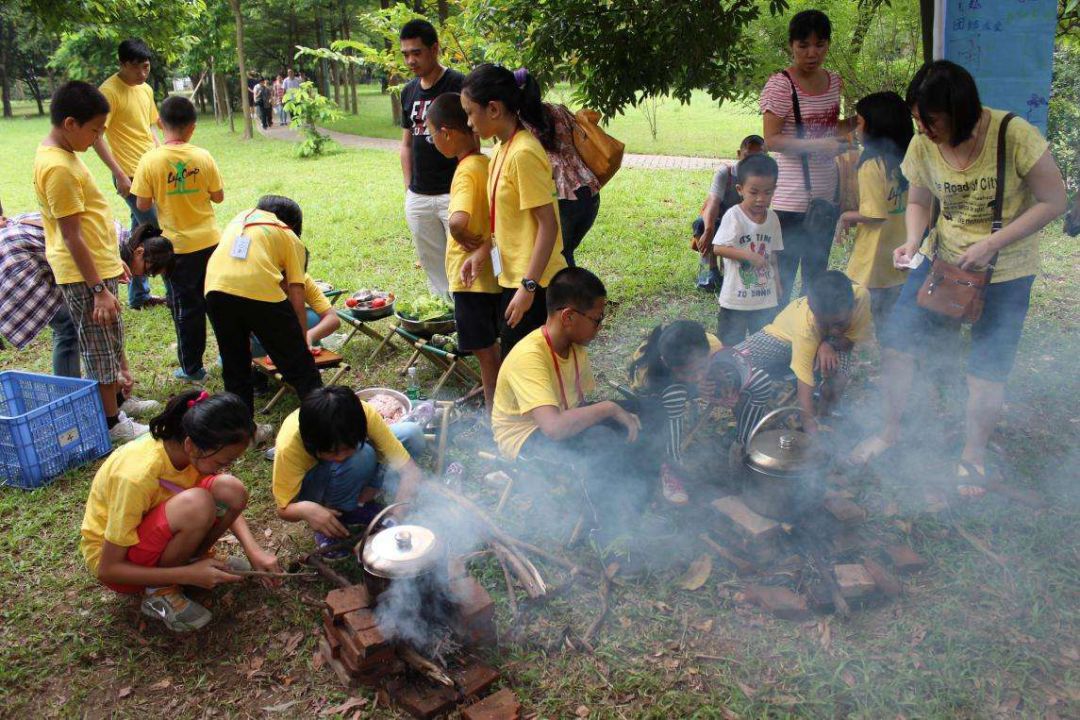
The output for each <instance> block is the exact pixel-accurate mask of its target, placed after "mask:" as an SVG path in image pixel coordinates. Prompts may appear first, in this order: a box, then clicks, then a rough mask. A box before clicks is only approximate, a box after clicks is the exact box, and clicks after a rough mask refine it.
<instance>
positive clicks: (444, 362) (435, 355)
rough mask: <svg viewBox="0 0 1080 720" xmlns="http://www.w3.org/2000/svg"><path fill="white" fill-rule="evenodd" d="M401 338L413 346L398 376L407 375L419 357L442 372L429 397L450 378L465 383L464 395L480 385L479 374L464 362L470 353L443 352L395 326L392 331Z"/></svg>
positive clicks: (423, 339)
mask: <svg viewBox="0 0 1080 720" xmlns="http://www.w3.org/2000/svg"><path fill="white" fill-rule="evenodd" d="M392 332H393V333H396V334H397V335H399V336H400V337H401V338H403V339H404V340H406V341H407V342H408V343H409V344H410V345H412V346H413V348H414V349H413V354H412V355H411V356H410V357H409V361H408V362H407V363H405V367H403V368H402V369H401V370H400V371H399V372H398V374H399V375H407V374H408V372H409V368H411V367H412V366H414V365H416V363H417V362H418V361H419V360H420V358H421V357H423V358H426V359H427V360H428V362H430V363H431V364H432V365H434V366H435V367H436V368H437V369H439V370H442V375H440V376H439V380H438V381H437V382H436V383H435V387H433V388H432V389H431V392H430V393H428V396H429V397H435V396H436V395H438V394H439V390H441V389H442V387H443V385H445V384H446V381H447V380H449V379H450V377H451V376H455V377H457V378H458V379H459V380H462V381H463V382H464V383H465V386H466V387H467V388H468V390H467V391H466V394H468V393H471V392H473V391H474V390H475V389H476V387H477V386H478V385H480V384H481V380H480V373H478V372H476V370H473V368H472V366H471V365H469V364H468V363H466V362H464V360H465V358H466V357H469V356H470V355H471V354H472V353H467V352H449V351H448V350H443V349H442V348H440V347H436V346H435V345H432V344H431V341H430V340H428V339H426V338H422V337H420V336H419V335H414V334H413V333H411V332H409V331H408V330H406V329H405V328H403V327H401V326H400V325H395V326H394V329H393V331H392Z"/></svg>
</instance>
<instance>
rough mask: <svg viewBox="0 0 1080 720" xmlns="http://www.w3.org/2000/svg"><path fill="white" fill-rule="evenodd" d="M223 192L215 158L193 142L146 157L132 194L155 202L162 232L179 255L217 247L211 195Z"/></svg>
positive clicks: (134, 181) (141, 163)
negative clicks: (192, 143)
mask: <svg viewBox="0 0 1080 720" xmlns="http://www.w3.org/2000/svg"><path fill="white" fill-rule="evenodd" d="M223 189H224V187H223V186H222V183H221V173H220V172H218V166H217V163H216V162H214V158H213V157H211V156H210V153H208V152H207V151H206V150H203V149H202V148H200V147H196V146H194V145H191V144H190V143H182V144H179V145H162V146H161V147H158V148H154V149H153V150H151V151H149V152H148V153H146V154H145V155H143V157H142V160H140V161H139V165H138V167H137V168H135V178H134V180H133V182H132V183H131V194H132V195H135V196H137V197H142V198H151V199H152V200H153V201H154V204H155V205H156V206H157V215H158V222H159V223H160V224H161V229H162V231H164V234H165V237H167V238H169V239H170V240H172V244H173V250H175V251H176V253H177V254H178V255H183V254H184V253H192V252H195V251H197V250H204V249H206V248H208V247H212V246H213V245H217V242H218V237H219V235H220V232H219V231H218V226H217V218H216V217H214V207H213V204H212V203H211V202H210V193H216V192H219V191H221V190H223Z"/></svg>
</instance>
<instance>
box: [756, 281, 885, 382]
mask: <svg viewBox="0 0 1080 720" xmlns="http://www.w3.org/2000/svg"><path fill="white" fill-rule="evenodd" d="M852 289H853V290H854V291H855V308H854V309H853V310H852V313H851V324H850V325H848V329H847V332H845V333H844V337H846V338H847V339H848V340H850V341H851V342H853V343H860V342H865V341H867V340H869V339H870V338H872V337H873V336H874V322H873V320H872V319H871V317H870V293H869V292H867V290H866V288H864V287H862V286H861V285H855V284H854V283H853V284H852ZM765 332H766V333H768V334H769V335H771V336H773V337H774V338H776V339H777V340H782V341H784V342H786V343H788V344H790V345H791V371H792V372H793V373H795V377H797V378H798V379H799V380H800V381H801V382H804V383H806V384H807V385H816V384H817V383H816V382H815V380H814V358H816V357H817V351H818V346H820V345H821V341H822V340H823V339H824V338H822V337H821V332H820V331H819V330H818V326H817V323H815V322H814V313H812V312H811V311H810V303H809V302H807V299H806V298H805V297H801V298H799V299H797V300H793V301H792V302H791V303H790V304H789V305H788V306H787V307H786V308H784V309H783V311H782V312H781V313H780V314H779V315H777V316H776V319H775V320H773V321H772V323H771V324H769V325H766V326H765Z"/></svg>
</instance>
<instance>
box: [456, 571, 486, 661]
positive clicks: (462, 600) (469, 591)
mask: <svg viewBox="0 0 1080 720" xmlns="http://www.w3.org/2000/svg"><path fill="white" fill-rule="evenodd" d="M450 593H451V597H452V599H453V601H454V602H455V603H456V605H457V607H456V609H455V618H454V631H455V632H456V633H457V634H458V635H459V636H460V637H461V639H462V640H464V641H465V642H466V643H470V644H476V645H485V644H488V643H492V642H495V639H496V631H495V603H494V601H493V600H492V599H491V595H489V594H488V591H487V590H485V589H484V586H483V585H481V584H480V583H479V582H477V580H476V578H474V577H472V576H471V575H466V576H465V577H463V578H459V579H457V580H453V581H451V583H450Z"/></svg>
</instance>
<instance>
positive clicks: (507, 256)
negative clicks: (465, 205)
mask: <svg viewBox="0 0 1080 720" xmlns="http://www.w3.org/2000/svg"><path fill="white" fill-rule="evenodd" d="M496 181H498V184H497V186H496ZM487 189H488V197H489V198H490V197H492V195H494V197H495V245H496V247H498V248H499V254H500V255H501V257H502V273H501V274H500V275H499V285H500V286H502V287H504V288H511V289H517V288H519V287H521V279H522V278H523V277H524V276H525V272H526V271H527V270H528V269H529V259H530V258H531V257H532V252H533V246H534V245H535V244H536V231H537V229H538V227H539V225H538V223H537V222H536V218H534V217H533V214H532V211H533V209H535V208H538V207H543V206H544V205H554V206H555V207H554V210H555V222H556V227H557V231H556V235H555V246H554V247H553V248H552V249H551V257H550V258H549V259H548V262H547V266H546V267H545V268H544V272H543V273H541V274H540V277H538V278H532V279H533V280H536V281H537V282H538V283H540V285H541V287H547V285H548V283H550V282H551V277H552V276H553V275H554V274H555V273H557V272H559V271H560V270H562V269H563V268H564V267H566V260H564V259H563V256H562V251H563V239H562V227H561V226H559V225H558V223H559V206H558V194H557V193H556V191H555V180H553V179H552V175H551V163H550V162H548V156H547V153H546V152H545V151H544V147H543V146H542V145H541V144H540V141H539V140H537V139H536V137H535V136H534V135H533V134H532V133H531V132H529V131H528V130H525V129H521V130H518V131H517V133H516V134H515V135H514V138H513V139H512V140H511V141H509V142H508V143H499V145H498V146H496V148H495V154H494V156H493V157H492V158H491V168H490V170H489V172H488V181H487ZM489 202H490V200H489ZM488 222H489V224H490V218H489V220H488Z"/></svg>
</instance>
